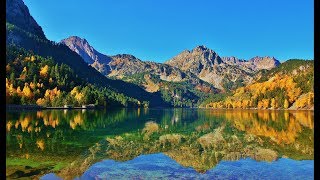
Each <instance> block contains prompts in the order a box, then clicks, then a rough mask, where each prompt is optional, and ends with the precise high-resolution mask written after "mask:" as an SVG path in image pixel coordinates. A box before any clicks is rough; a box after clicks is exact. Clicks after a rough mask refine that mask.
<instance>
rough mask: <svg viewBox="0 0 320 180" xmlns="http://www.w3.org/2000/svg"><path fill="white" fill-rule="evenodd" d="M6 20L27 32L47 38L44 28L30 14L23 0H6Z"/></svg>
mask: <svg viewBox="0 0 320 180" xmlns="http://www.w3.org/2000/svg"><path fill="white" fill-rule="evenodd" d="M6 21H7V22H8V23H11V24H13V25H15V26H17V27H19V28H21V29H23V30H25V31H27V32H30V33H32V34H35V35H37V36H39V37H40V38H45V35H44V33H43V31H42V28H41V27H40V26H39V25H38V23H37V22H36V21H35V20H34V19H33V17H32V16H31V15H30V12H29V9H28V7H27V6H26V5H25V4H24V3H23V1H22V0H6Z"/></svg>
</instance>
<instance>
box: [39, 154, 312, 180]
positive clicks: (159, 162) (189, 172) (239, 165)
mask: <svg viewBox="0 0 320 180" xmlns="http://www.w3.org/2000/svg"><path fill="white" fill-rule="evenodd" d="M313 166H314V161H312V160H303V161H295V160H292V159H287V158H281V159H279V160H277V161H274V162H271V163H268V162H257V161H255V160H252V159H250V158H247V159H241V160H238V161H221V162H220V163H219V164H218V165H217V166H216V167H215V168H212V169H210V170H208V171H206V172H205V173H198V172H197V171H195V170H194V169H193V168H191V167H183V166H181V165H179V164H178V163H177V162H175V161H174V160H172V159H171V158H170V157H168V156H166V155H164V154H162V153H159V154H150V155H141V156H138V157H136V158H134V159H133V160H129V161H125V162H117V161H114V160H104V161H101V162H98V163H95V164H94V165H92V166H91V167H90V168H89V169H88V170H87V171H86V172H85V173H84V174H83V175H82V176H81V177H80V178H76V179H304V180H308V179H314V172H313ZM41 179H43V180H45V179H59V177H57V176H56V175H55V174H48V175H45V176H43V177H42V178H41Z"/></svg>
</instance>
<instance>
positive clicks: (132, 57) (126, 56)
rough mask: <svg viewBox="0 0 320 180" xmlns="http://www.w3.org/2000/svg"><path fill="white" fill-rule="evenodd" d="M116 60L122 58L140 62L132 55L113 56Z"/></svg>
mask: <svg viewBox="0 0 320 180" xmlns="http://www.w3.org/2000/svg"><path fill="white" fill-rule="evenodd" d="M112 57H114V58H120V59H127V60H138V59H137V58H136V57H135V56H133V55H131V54H117V55H115V56H112Z"/></svg>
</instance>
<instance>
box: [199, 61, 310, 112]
mask: <svg viewBox="0 0 320 180" xmlns="http://www.w3.org/2000/svg"><path fill="white" fill-rule="evenodd" d="M313 99H314V61H309V60H288V61H286V62H284V63H282V64H281V65H280V66H278V67H276V68H273V69H271V70H262V71H259V72H258V73H257V74H256V75H255V76H254V81H253V83H252V84H249V85H247V86H245V87H241V88H238V89H236V90H235V91H234V92H233V93H232V94H231V95H229V96H227V97H225V98H224V99H223V100H218V101H215V100H210V99H208V100H206V101H205V102H203V103H202V106H203V107H209V108H210V107H211V108H243V109H245V108H258V109H269V108H271V109H288V108H290V109H313V106H314V105H313Z"/></svg>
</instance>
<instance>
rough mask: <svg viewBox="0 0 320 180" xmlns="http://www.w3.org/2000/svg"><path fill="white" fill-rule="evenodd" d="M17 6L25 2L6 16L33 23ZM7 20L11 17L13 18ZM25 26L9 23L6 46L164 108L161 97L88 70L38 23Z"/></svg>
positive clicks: (10, 5) (11, 7) (14, 3)
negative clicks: (46, 60) (48, 60)
mask: <svg viewBox="0 0 320 180" xmlns="http://www.w3.org/2000/svg"><path fill="white" fill-rule="evenodd" d="M17 4H19V5H22V4H23V2H22V1H21V0H12V2H10V3H7V6H8V7H7V12H6V14H11V11H14V12H15V11H16V12H17V13H16V14H24V15H29V16H28V17H25V18H24V19H33V18H32V17H31V16H30V14H28V13H23V12H24V11H26V10H27V8H26V6H25V5H24V4H23V5H24V6H23V7H24V8H19V7H20V6H17ZM17 7H18V8H17ZM9 10H10V11H9ZM20 11H22V12H20ZM7 17H11V15H9V16H7ZM18 20H20V19H18ZM25 24H28V23H27V22H25V23H21V22H20V21H18V22H16V21H15V18H13V19H10V23H9V22H8V21H7V24H6V32H7V37H6V40H7V41H6V44H7V45H10V44H15V45H17V46H19V47H22V48H24V49H26V50H31V51H33V52H34V53H35V54H37V55H40V56H43V57H47V56H49V57H52V58H53V60H54V61H55V62H57V63H59V64H61V63H64V64H66V65H68V66H70V67H71V68H72V69H73V70H74V72H75V73H76V74H77V75H78V76H79V77H80V78H81V79H83V81H85V82H89V83H92V84H96V85H98V86H101V87H107V88H109V89H111V90H113V91H116V92H118V93H123V94H125V95H128V96H130V97H133V98H137V99H139V100H140V101H150V106H163V105H165V104H166V103H164V102H163V100H162V99H161V95H159V94H156V93H153V94H151V93H148V92H146V91H144V90H143V89H142V88H140V87H139V86H137V85H134V84H131V83H126V82H123V81H120V80H111V79H108V78H106V77H105V76H103V75H102V74H100V73H99V72H98V71H96V70H95V69H94V68H92V67H90V66H88V64H87V63H85V62H84V61H83V60H82V58H81V57H80V56H79V55H78V54H77V53H75V52H73V51H71V50H70V49H69V48H68V47H67V46H65V45H63V44H57V43H55V42H52V41H49V40H47V39H46V38H45V37H44V35H43V33H42V31H39V30H38V31H36V30H37V29H39V28H37V27H40V26H39V25H38V24H37V23H31V24H29V25H30V27H28V28H25V27H24V25H25ZM29 29H31V32H29V31H27V30H29Z"/></svg>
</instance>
